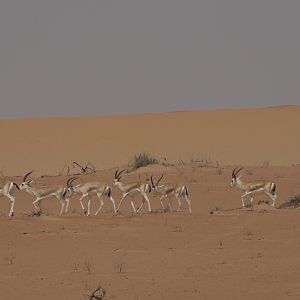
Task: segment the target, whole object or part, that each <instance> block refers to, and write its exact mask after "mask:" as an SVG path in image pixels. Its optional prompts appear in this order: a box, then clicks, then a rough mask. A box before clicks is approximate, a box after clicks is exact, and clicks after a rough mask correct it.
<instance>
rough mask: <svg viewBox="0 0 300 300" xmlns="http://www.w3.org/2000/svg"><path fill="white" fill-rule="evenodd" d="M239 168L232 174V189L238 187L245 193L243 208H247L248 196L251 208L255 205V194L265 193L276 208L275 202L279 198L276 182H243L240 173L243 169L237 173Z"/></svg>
mask: <svg viewBox="0 0 300 300" xmlns="http://www.w3.org/2000/svg"><path fill="white" fill-rule="evenodd" d="M236 169H237V168H234V170H233V171H232V174H231V183H230V185H231V186H232V187H234V186H235V187H237V188H239V189H240V190H242V191H244V194H243V195H242V204H243V207H245V201H244V198H245V197H247V196H250V201H251V206H252V205H253V197H254V195H255V194H260V193H264V194H266V195H268V196H269V197H270V198H271V199H272V201H273V203H272V206H275V201H276V198H277V195H276V193H275V190H276V184H275V183H274V182H268V181H256V182H245V183H244V182H242V181H241V177H242V175H239V176H238V174H239V172H240V171H241V170H242V169H243V168H240V169H238V170H237V171H236Z"/></svg>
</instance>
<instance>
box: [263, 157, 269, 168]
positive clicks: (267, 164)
mask: <svg viewBox="0 0 300 300" xmlns="http://www.w3.org/2000/svg"><path fill="white" fill-rule="evenodd" d="M262 167H263V168H269V167H270V160H268V159H265V160H264V161H263V163H262Z"/></svg>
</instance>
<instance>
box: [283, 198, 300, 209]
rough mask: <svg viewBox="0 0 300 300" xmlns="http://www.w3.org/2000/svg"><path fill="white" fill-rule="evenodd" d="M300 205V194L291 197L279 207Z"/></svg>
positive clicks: (296, 206)
mask: <svg viewBox="0 0 300 300" xmlns="http://www.w3.org/2000/svg"><path fill="white" fill-rule="evenodd" d="M299 206H300V195H296V196H294V197H292V198H290V199H289V200H288V201H286V202H284V203H283V204H281V205H280V206H279V208H298V207H299Z"/></svg>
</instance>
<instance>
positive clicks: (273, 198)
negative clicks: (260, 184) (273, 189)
mask: <svg viewBox="0 0 300 300" xmlns="http://www.w3.org/2000/svg"><path fill="white" fill-rule="evenodd" d="M266 194H267V195H268V196H269V197H270V198H271V199H272V201H273V203H272V206H273V207H274V206H275V201H276V198H277V195H276V194H274V195H272V194H271V193H266Z"/></svg>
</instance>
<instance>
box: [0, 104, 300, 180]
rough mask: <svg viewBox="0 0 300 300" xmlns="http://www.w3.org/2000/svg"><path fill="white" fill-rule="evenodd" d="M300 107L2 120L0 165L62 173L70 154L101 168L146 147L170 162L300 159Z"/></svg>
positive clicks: (7, 170) (286, 161) (10, 172)
mask: <svg viewBox="0 0 300 300" xmlns="http://www.w3.org/2000/svg"><path fill="white" fill-rule="evenodd" d="M299 118H300V106H281V107H273V108H265V109H243V110H240V109H239V110H216V111H191V112H174V113H162V114H145V115H130V116H98V117H70V118H41V119H24V120H20V119H17V120H0V136H1V141H2V142H1V147H0V170H1V171H2V172H4V173H5V174H6V175H17V174H21V173H24V172H26V171H27V170H31V169H34V170H35V171H36V173H38V174H45V173H48V174H52V175H54V174H57V172H58V171H59V170H60V169H62V167H63V166H64V164H65V163H67V164H71V163H72V161H73V160H76V161H79V162H82V163H85V162H87V161H90V162H92V163H93V164H94V165H95V167H96V168H97V169H107V168H111V167H115V166H119V165H121V164H124V163H127V161H128V159H129V158H130V157H132V156H133V155H134V154H136V153H139V152H141V151H148V152H149V153H150V154H153V155H155V156H156V157H157V158H159V159H160V160H163V159H166V160H167V161H168V162H178V161H180V160H183V161H193V160H201V159H210V160H214V161H219V163H220V164H223V165H224V164H226V165H228V164H242V165H261V164H262V163H263V162H265V161H268V162H269V163H270V164H271V165H280V166H283V165H285V166H289V165H291V164H297V163H300V152H299V148H300V139H299V138H297V137H298V135H299V132H300V122H299Z"/></svg>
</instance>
